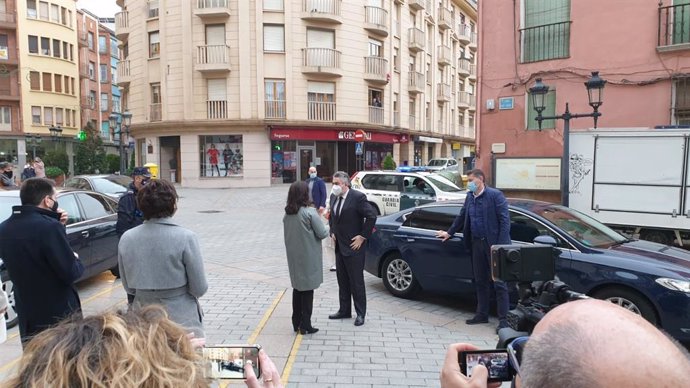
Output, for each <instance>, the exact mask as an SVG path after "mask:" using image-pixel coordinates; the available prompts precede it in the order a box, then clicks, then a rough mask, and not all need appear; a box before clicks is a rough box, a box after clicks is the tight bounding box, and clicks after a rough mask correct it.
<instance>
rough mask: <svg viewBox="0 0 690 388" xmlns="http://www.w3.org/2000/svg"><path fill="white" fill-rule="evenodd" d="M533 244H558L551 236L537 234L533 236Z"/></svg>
mask: <svg viewBox="0 0 690 388" xmlns="http://www.w3.org/2000/svg"><path fill="white" fill-rule="evenodd" d="M534 243H535V244H542V245H549V246H552V247H554V248H555V247H556V246H558V241H556V239H555V238H553V237H551V236H537V237H535V238H534Z"/></svg>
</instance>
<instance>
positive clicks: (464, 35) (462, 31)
mask: <svg viewBox="0 0 690 388" xmlns="http://www.w3.org/2000/svg"><path fill="white" fill-rule="evenodd" d="M456 33H457V35H458V40H459V41H460V43H462V44H469V43H470V40H471V39H472V38H471V37H472V28H471V27H470V26H469V25H467V24H460V25H458V30H457V31H456Z"/></svg>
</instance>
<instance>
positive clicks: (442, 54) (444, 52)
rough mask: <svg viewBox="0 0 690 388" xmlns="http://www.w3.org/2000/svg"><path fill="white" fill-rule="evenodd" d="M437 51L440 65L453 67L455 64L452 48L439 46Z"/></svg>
mask: <svg viewBox="0 0 690 388" xmlns="http://www.w3.org/2000/svg"><path fill="white" fill-rule="evenodd" d="M436 51H437V56H436V59H437V61H438V64H439V65H451V64H452V63H453V50H452V49H451V48H450V47H448V46H443V45H442V46H438V47H437V50H436Z"/></svg>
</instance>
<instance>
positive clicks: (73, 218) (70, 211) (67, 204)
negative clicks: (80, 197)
mask: <svg viewBox="0 0 690 388" xmlns="http://www.w3.org/2000/svg"><path fill="white" fill-rule="evenodd" d="M60 207H61V208H63V209H65V212H66V213H67V225H70V224H74V223H77V222H82V221H84V217H83V216H82V215H81V211H80V210H79V205H77V200H76V199H75V198H74V194H68V195H61V196H60Z"/></svg>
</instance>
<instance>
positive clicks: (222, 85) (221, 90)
mask: <svg viewBox="0 0 690 388" xmlns="http://www.w3.org/2000/svg"><path fill="white" fill-rule="evenodd" d="M206 82H207V87H208V100H209V101H225V100H226V99H227V94H226V81H225V78H211V79H208V80H207V81H206Z"/></svg>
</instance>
